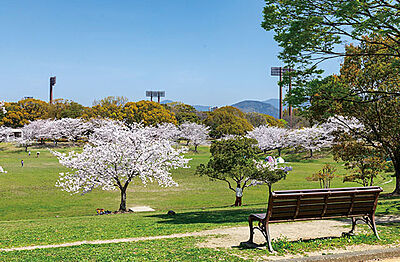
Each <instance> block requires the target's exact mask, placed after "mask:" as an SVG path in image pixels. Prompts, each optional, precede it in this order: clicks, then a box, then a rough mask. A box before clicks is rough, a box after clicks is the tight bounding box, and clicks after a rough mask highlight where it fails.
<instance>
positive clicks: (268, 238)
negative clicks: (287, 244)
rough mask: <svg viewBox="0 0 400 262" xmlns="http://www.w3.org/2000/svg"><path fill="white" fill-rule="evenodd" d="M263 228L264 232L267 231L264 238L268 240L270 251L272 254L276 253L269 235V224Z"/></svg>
mask: <svg viewBox="0 0 400 262" xmlns="http://www.w3.org/2000/svg"><path fill="white" fill-rule="evenodd" d="M263 227H264V230H265V234H264V236H265V239H266V240H267V245H268V250H269V252H271V253H272V252H275V251H274V249H273V248H272V244H271V237H270V235H269V226H268V224H265V223H264V224H263Z"/></svg>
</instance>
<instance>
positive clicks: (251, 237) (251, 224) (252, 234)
mask: <svg viewBox="0 0 400 262" xmlns="http://www.w3.org/2000/svg"><path fill="white" fill-rule="evenodd" d="M249 228H250V238H249V241H248V242H249V243H254V242H253V236H254V228H253V219H252V218H251V217H249Z"/></svg>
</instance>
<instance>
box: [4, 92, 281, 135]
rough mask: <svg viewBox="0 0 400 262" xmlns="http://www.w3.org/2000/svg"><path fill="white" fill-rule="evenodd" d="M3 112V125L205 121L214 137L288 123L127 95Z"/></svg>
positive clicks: (30, 103)
mask: <svg viewBox="0 0 400 262" xmlns="http://www.w3.org/2000/svg"><path fill="white" fill-rule="evenodd" d="M4 107H5V108H4V110H3V111H0V126H7V127H14V128H15V127H23V126H24V125H26V124H28V123H30V122H32V121H35V120H39V119H63V118H71V119H76V118H81V119H85V120H90V119H93V118H107V119H113V120H116V121H123V122H125V123H126V124H132V123H139V122H141V123H142V124H143V125H145V126H150V125H153V126H154V125H158V124H161V123H171V124H174V125H181V124H183V123H186V122H191V123H198V124H205V125H207V126H208V127H210V131H211V133H210V135H211V136H212V137H214V138H218V137H221V136H223V135H227V134H234V135H243V134H245V133H246V132H247V131H249V130H252V129H253V127H257V126H260V125H266V124H268V125H271V126H281V127H283V126H284V121H279V120H277V119H275V118H274V117H271V116H269V115H265V114H259V113H243V112H241V111H240V110H239V109H237V108H234V107H230V106H226V107H222V108H218V109H217V110H215V111H213V112H199V111H196V109H195V108H194V107H192V106H190V105H186V104H183V103H169V104H163V105H161V104H158V103H156V102H151V101H139V102H128V100H127V99H126V98H124V97H106V98H104V99H102V100H100V101H95V102H94V105H93V106H92V107H84V106H82V105H80V104H78V103H76V102H73V101H68V100H62V99H58V100H55V101H53V103H52V104H48V103H46V102H44V101H41V100H37V99H32V98H28V99H24V100H21V101H18V102H10V103H8V102H6V103H5V105H4Z"/></svg>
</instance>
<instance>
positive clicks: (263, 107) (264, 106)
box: [232, 100, 279, 118]
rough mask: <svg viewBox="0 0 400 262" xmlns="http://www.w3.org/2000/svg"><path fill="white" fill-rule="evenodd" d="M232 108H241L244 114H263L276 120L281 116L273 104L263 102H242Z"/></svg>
mask: <svg viewBox="0 0 400 262" xmlns="http://www.w3.org/2000/svg"><path fill="white" fill-rule="evenodd" d="M232 106H233V107H236V108H239V109H240V110H242V111H243V112H246V113H249V112H256V113H262V114H266V115H270V116H273V117H275V118H277V117H278V115H279V109H277V108H276V107H274V106H273V105H271V104H268V103H265V102H261V101H254V100H245V101H241V102H239V103H236V104H233V105H232ZM278 106H279V105H278Z"/></svg>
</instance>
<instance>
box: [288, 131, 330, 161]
mask: <svg viewBox="0 0 400 262" xmlns="http://www.w3.org/2000/svg"><path fill="white" fill-rule="evenodd" d="M333 139H334V137H333V136H332V133H331V131H330V130H328V129H325V128H322V127H317V126H313V127H306V128H301V129H295V130H293V131H291V132H290V133H289V134H288V140H287V141H288V145H289V146H290V147H301V148H304V149H306V150H309V151H310V157H312V156H313V152H314V151H319V150H321V149H322V148H328V147H331V146H332V143H333Z"/></svg>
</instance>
